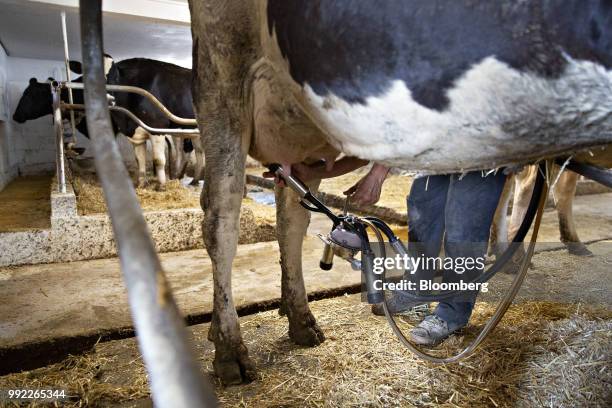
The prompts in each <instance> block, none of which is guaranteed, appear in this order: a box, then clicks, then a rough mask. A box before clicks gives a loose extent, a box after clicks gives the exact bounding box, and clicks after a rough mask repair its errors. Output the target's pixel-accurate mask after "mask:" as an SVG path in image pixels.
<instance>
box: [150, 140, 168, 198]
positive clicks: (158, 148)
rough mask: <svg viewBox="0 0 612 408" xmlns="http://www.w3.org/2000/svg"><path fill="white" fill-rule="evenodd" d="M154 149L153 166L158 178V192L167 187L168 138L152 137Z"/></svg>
mask: <svg viewBox="0 0 612 408" xmlns="http://www.w3.org/2000/svg"><path fill="white" fill-rule="evenodd" d="M149 137H150V139H151V145H152V147H153V149H152V150H153V165H154V167H155V173H156V176H157V182H158V186H157V188H158V190H164V189H165V187H166V136H164V135H150V136H149Z"/></svg>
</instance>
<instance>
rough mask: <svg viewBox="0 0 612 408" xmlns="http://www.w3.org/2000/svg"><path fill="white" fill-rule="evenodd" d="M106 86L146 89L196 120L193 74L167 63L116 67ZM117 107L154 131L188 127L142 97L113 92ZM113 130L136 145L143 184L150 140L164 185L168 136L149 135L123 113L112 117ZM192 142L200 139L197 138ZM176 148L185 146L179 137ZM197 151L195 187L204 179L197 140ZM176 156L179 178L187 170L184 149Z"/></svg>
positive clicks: (132, 63)
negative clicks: (147, 146) (165, 150)
mask: <svg viewBox="0 0 612 408" xmlns="http://www.w3.org/2000/svg"><path fill="white" fill-rule="evenodd" d="M107 83H108V84H112V85H129V86H136V87H139V88H142V89H146V90H147V91H149V92H150V93H152V94H153V95H154V96H155V97H156V98H157V99H159V101H160V102H161V103H162V104H163V105H164V106H166V107H167V108H168V109H169V110H170V112H172V113H174V114H175V115H177V116H179V117H183V118H194V117H195V114H194V112H193V102H192V97H191V70H190V69H187V68H183V67H179V66H178V65H174V64H170V63H167V62H162V61H156V60H151V59H146V58H132V59H127V60H123V61H121V62H119V63H116V64H113V66H112V67H111V69H110V71H109V72H108V76H107ZM111 93H112V94H113V96H114V97H115V103H116V104H117V105H118V106H122V107H125V108H127V109H129V110H130V111H132V112H133V113H134V114H136V116H138V117H139V118H140V119H141V120H142V121H143V122H144V123H146V124H147V125H149V126H151V127H157V128H170V129H176V128H181V127H185V126H184V125H178V124H176V123H174V122H172V121H171V120H170V119H169V118H168V117H167V116H165V115H164V114H163V113H161V112H160V111H159V109H158V108H157V107H156V106H155V105H153V103H151V102H150V101H149V100H148V99H146V98H145V97H143V96H141V95H137V94H133V93H126V92H111ZM111 116H112V120H113V124H114V126H116V128H117V130H118V131H119V132H121V133H122V134H124V135H126V136H128V137H129V138H130V140H131V141H132V143H133V144H134V149H135V151H136V157H137V158H138V162H139V166H140V168H139V176H138V178H139V182H141V181H144V176H145V167H144V166H143V165H141V164H140V163H143V162H144V160H142V158H144V155H145V154H146V149H145V145H144V142H145V140H146V139H147V138H149V139H151V144H152V146H153V160H154V163H155V168H156V171H157V179H158V181H159V183H160V184H162V185H163V184H164V183H165V170H164V169H165V165H166V163H165V158H166V156H165V154H164V148H165V136H163V135H161V136H156V135H150V134H149V133H148V132H146V131H145V130H144V129H142V128H141V127H139V126H138V125H137V124H136V123H135V122H134V121H132V120H131V119H130V118H128V117H127V116H126V115H124V114H123V113H120V112H112V113H111ZM193 139H199V137H195V138H193ZM174 140H175V145H176V146H179V145H182V143H179V142H180V141H181V138H180V137H175V138H174ZM192 146H193V148H194V149H195V155H196V167H195V174H194V183H197V182H198V181H199V180H200V178H201V169H202V168H203V166H204V163H203V155H202V149H201V144H200V143H199V141H197V140H195V143H193V144H192ZM175 150H176V152H175V153H176V154H177V162H176V167H177V168H178V169H179V173H180V174H179V176H182V173H183V172H184V168H185V164H186V163H185V159H184V156H183V155H182V153H183V152H184V150H185V149H180V148H178V149H175Z"/></svg>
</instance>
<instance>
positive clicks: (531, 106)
mask: <svg viewBox="0 0 612 408" xmlns="http://www.w3.org/2000/svg"><path fill="white" fill-rule="evenodd" d="M448 97H449V100H450V105H449V107H448V109H446V110H443V111H436V110H432V109H428V108H426V107H425V106H423V105H420V104H418V103H417V102H415V101H414V100H413V98H412V97H411V93H410V90H409V89H407V88H406V86H405V85H404V83H403V82H402V81H400V80H396V81H393V80H390V81H389V87H388V89H387V91H386V92H385V93H384V94H383V95H381V96H371V97H368V98H366V102H365V104H360V103H354V104H351V103H348V102H346V101H345V100H343V99H341V98H338V97H336V96H335V95H333V94H328V95H318V94H316V93H315V92H314V91H313V90H312V88H310V87H309V86H308V84H305V86H304V87H303V88H302V89H301V95H300V96H298V99H300V103H301V105H302V106H303V107H304V109H305V110H306V111H307V112H308V114H309V116H310V117H312V118H314V120H315V121H316V122H317V124H318V126H319V127H320V128H322V129H323V130H324V132H325V134H326V135H327V136H328V139H329V141H330V143H331V144H332V145H333V146H335V147H336V148H338V149H339V150H341V151H342V152H344V153H346V154H349V155H353V156H358V157H361V158H363V159H368V160H374V161H378V162H382V163H385V164H388V165H391V166H397V167H401V168H404V169H406V170H413V171H421V172H425V173H430V174H434V173H448V172H460V171H466V170H475V169H487V168H496V167H499V166H504V165H509V164H520V163H525V162H528V161H532V160H536V159H540V158H544V157H551V156H556V155H560V154H563V153H568V152H572V151H576V150H578V149H580V148H585V147H589V146H596V145H602V144H607V143H612V72H610V71H606V70H605V69H603V68H602V67H600V66H597V65H596V64H593V63H590V62H575V61H570V62H569V64H568V67H567V69H566V71H565V72H564V73H563V75H562V76H561V77H559V78H557V79H544V78H541V77H538V76H536V75H535V74H531V73H521V72H519V71H516V70H514V69H512V68H510V67H509V66H508V65H506V64H504V63H502V62H499V61H497V60H496V59H494V58H488V59H486V60H484V61H482V62H481V63H479V64H477V65H475V66H474V67H472V68H471V69H469V70H468V71H467V72H466V73H465V74H464V75H463V76H462V77H461V78H460V79H459V80H458V81H456V83H455V84H454V86H453V87H452V88H451V89H450V90H449V91H448Z"/></svg>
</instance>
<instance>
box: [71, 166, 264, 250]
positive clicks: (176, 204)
mask: <svg viewBox="0 0 612 408" xmlns="http://www.w3.org/2000/svg"><path fill="white" fill-rule="evenodd" d="M73 186H74V190H75V194H76V197H77V208H78V211H79V214H81V215H91V214H103V213H106V203H105V202H104V194H103V192H102V187H101V186H100V184H99V182H98V180H97V179H96V177H95V176H76V177H74V180H73ZM136 195H137V197H138V201H139V202H140V205H141V207H142V209H143V211H160V210H173V209H182V208H198V209H199V208H200V194H199V192H198V191H197V190H195V189H193V188H188V187H185V186H183V185H182V184H181V183H180V181H179V180H169V181H168V182H167V184H166V188H165V190H164V191H157V190H155V189H154V188H153V187H152V186H149V187H146V188H137V189H136ZM275 239H276V210H275V208H274V207H272V206H268V205H264V204H260V203H257V202H255V201H253V200H252V199H250V198H245V199H243V201H242V208H241V214H240V237H239V241H238V242H239V243H240V244H253V243H256V242H266V241H274V240H275Z"/></svg>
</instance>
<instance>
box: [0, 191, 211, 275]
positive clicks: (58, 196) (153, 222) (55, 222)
mask: <svg viewBox="0 0 612 408" xmlns="http://www.w3.org/2000/svg"><path fill="white" fill-rule="evenodd" d="M51 189H52V190H51V191H52V193H51V229H49V230H30V231H19V232H8V233H2V234H0V266H11V265H28V264H40V263H53V262H70V261H79V260H86V259H98V258H108V257H112V256H116V255H117V247H116V245H115V241H114V238H113V229H112V225H111V222H110V219H109V217H108V215H106V214H100V215H85V216H82V215H79V214H78V212H77V206H76V196H75V194H74V190H73V189H72V186H71V185H69V184H68V185H67V186H66V193H63V194H62V193H58V192H57V184H56V183H55V182H54V183H53V185H52V187H51ZM144 216H145V220H146V221H147V224H148V225H149V229H150V231H151V235H152V237H153V241H154V242H155V246H156V248H157V251H158V252H171V251H181V250H186V249H195V248H201V247H202V235H201V228H200V226H201V225H202V220H203V217H204V215H203V213H202V211H201V210H199V209H195V208H194V209H180V210H165V211H151V212H145V213H144Z"/></svg>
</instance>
